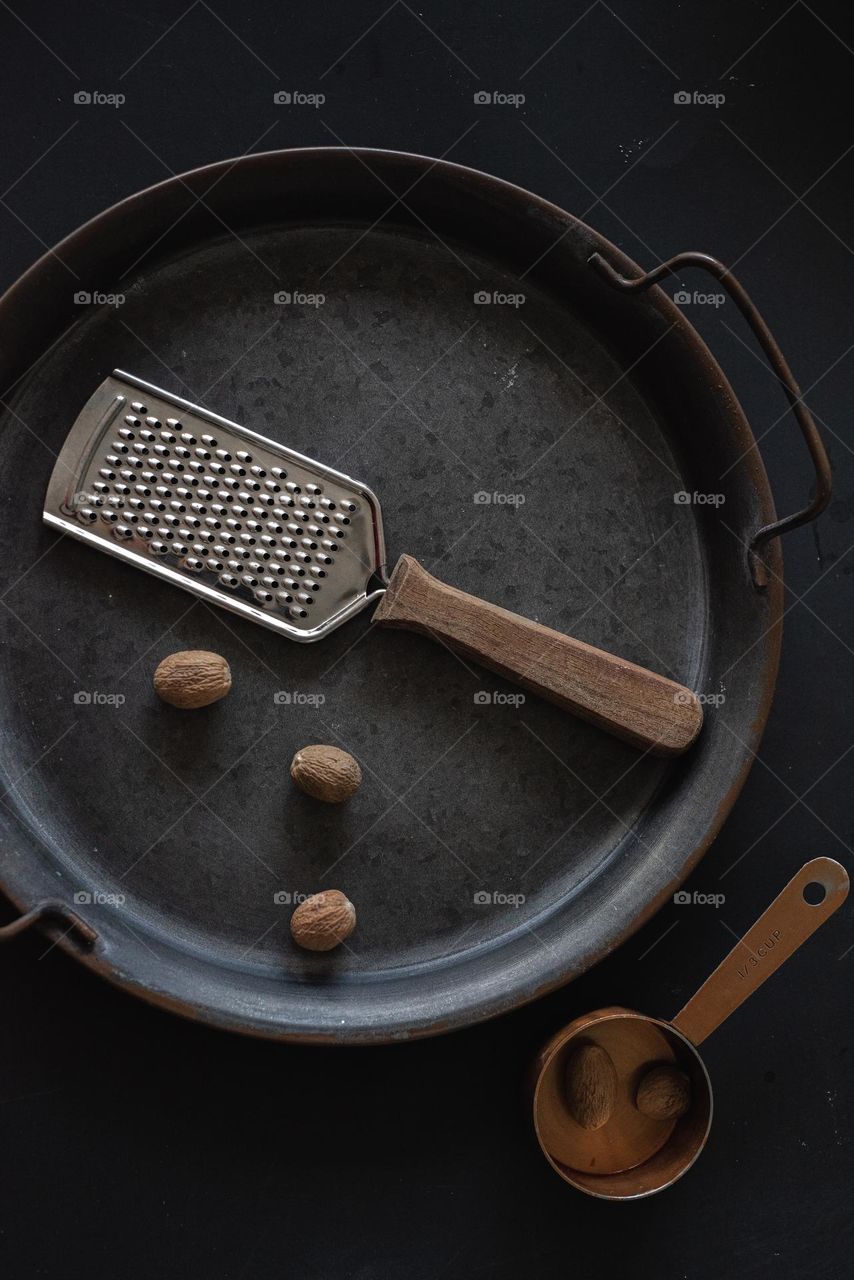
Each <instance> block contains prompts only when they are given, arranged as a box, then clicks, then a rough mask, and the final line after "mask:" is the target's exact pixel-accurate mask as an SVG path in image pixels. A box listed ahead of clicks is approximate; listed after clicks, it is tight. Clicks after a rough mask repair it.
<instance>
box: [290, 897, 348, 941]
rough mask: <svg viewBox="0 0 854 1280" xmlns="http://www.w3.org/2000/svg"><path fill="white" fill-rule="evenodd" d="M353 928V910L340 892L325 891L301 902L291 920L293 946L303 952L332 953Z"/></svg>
mask: <svg viewBox="0 0 854 1280" xmlns="http://www.w3.org/2000/svg"><path fill="white" fill-rule="evenodd" d="M355 927H356V908H355V907H354V906H353V904H352V902H351V901H350V899H349V898H347V897H345V895H344V894H343V893H342V892H341V890H340V889H325V890H324V891H323V893H315V894H314V895H313V896H312V897H311V898H306V900H305V902H301V903H300V905H299V906H298V907H297V909H296V911H295V912H294V914H293V915H292V916H291V934H292V936H293V939H294V942H296V943H297V944H298V945H299V946H301V947H304V948H305V949H306V951H331V950H332V948H333V947H337V946H339V944H340V943H342V942H344V941H345V939H346V938H349V937H350V934H351V933H352V932H353V930H354V929H355Z"/></svg>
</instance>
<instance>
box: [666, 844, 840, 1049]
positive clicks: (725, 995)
mask: <svg viewBox="0 0 854 1280" xmlns="http://www.w3.org/2000/svg"><path fill="white" fill-rule="evenodd" d="M811 884H819V885H821V886H822V888H823V889H824V891H825V892H824V897H823V898H822V900H821V902H818V903H815V904H814V905H811V904H810V902H808V901H807V899H806V898H805V896H804V891H805V889H806V888H807V886H808V885H811ZM847 896H848V873H847V872H846V870H845V868H844V867H843V866H841V865H840V864H839V863H838V862H834V860H833V859H832V858H815V859H814V860H813V861H812V862H808V863H807V864H806V866H804V867H801V869H800V871H799V872H798V874H797V875H796V876H794V877H793V878H792V879H791V880H790V881H789V883H788V884H787V885H786V887H785V889H784V890H783V892H782V893H781V894H779V896H778V897H776V898H775V899H774V901H773V902H772V903H771V906H770V907H769V908H768V910H767V911H766V912H765V913H764V914H763V915H762V916H760V918H759V919H758V920H757V921H756V924H755V925H754V926H753V928H752V929H748V931H747V933H746V934H745V935H744V937H743V938H742V939H741V941H740V942H739V943H738V944H737V945H736V946H735V947H733V949H732V951H731V952H730V953H729V955H728V956H727V958H726V960H723V961H721V963H720V964H719V965H718V967H717V969H715V971H714V973H713V974H712V975H711V977H710V978H707V979H706V981H705V982H704V983H703V985H702V987H700V990H699V991H698V992H697V994H696V995H695V996H693V997H692V999H690V1000H689V1001H688V1003H687V1004H686V1005H685V1007H684V1009H681V1010H680V1012H679V1013H678V1014H677V1015H676V1017H675V1018H674V1019H673V1026H674V1027H675V1028H676V1030H677V1031H681V1032H682V1034H683V1035H684V1036H687V1037H688V1039H689V1040H690V1041H691V1042H692V1044H702V1043H703V1041H704V1040H705V1039H706V1037H707V1036H710V1035H711V1033H712V1032H713V1031H716V1030H717V1028H718V1027H719V1026H720V1025H721V1023H722V1022H724V1021H725V1020H726V1019H727V1018H728V1017H729V1015H730V1014H731V1013H732V1012H733V1011H734V1010H735V1009H737V1008H738V1006H739V1005H740V1004H743V1003H744V1001H745V1000H746V999H747V997H748V996H751V995H753V992H754V991H756V990H757V989H758V988H759V987H761V986H762V983H763V982H765V980H766V979H767V978H770V977H771V974H772V973H775V972H776V971H777V970H778V969H779V968H780V966H781V965H782V964H783V963H784V962H785V961H786V960H788V958H789V956H790V955H792V954H793V953H794V952H795V951H797V949H798V947H799V946H800V945H801V943H802V942H806V940H807V938H809V937H810V935H811V934H813V933H815V931H816V929H817V928H818V927H819V925H821V924H824V922H825V920H827V919H828V917H829V916H832V915H833V913H834V911H836V909H837V907H841V906H842V903H843V902H844V901H845V899H846V897H847Z"/></svg>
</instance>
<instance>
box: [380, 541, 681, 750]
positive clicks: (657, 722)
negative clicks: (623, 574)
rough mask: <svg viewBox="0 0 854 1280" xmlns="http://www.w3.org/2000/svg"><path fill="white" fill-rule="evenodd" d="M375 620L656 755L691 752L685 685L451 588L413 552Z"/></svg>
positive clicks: (395, 577) (403, 559)
mask: <svg viewBox="0 0 854 1280" xmlns="http://www.w3.org/2000/svg"><path fill="white" fill-rule="evenodd" d="M374 621H375V622H377V623H378V624H379V625H380V626H387V627H404V628H407V629H409V630H410V631H421V632H423V633H424V634H425V635H429V636H432V637H433V639H434V640H439V641H440V643H442V644H444V645H446V646H447V647H448V648H449V649H453V650H455V652H457V653H461V654H465V656H466V657H468V658H473V659H474V661H475V662H479V663H481V664H482V665H483V666H484V667H488V668H489V669H490V670H491V671H497V672H498V674H499V675H502V676H504V677H506V678H507V679H508V680H513V681H514V682H515V683H516V684H519V685H521V686H522V688H523V689H530V691H531V692H532V693H535V694H538V695H539V696H540V697H541V698H546V699H547V700H548V701H549V702H554V703H557V705H558V706H559V707H563V708H565V709H566V710H567V711H572V712H573V713H574V714H575V715H577V716H580V717H581V718H582V719H584V720H590V721H592V723H593V724H596V725H598V726H599V727H600V728H601V729H605V730H606V731H607V732H608V733H612V734H614V736H615V737H618V738H622V739H624V740H625V741H627V742H631V743H633V745H635V746H637V747H640V748H641V749H642V750H645V751H651V752H653V753H654V754H655V755H662V756H671V755H678V754H679V753H680V752H682V751H686V750H687V749H688V747H690V746H691V744H692V742H693V741H694V739H695V738H696V736H697V734H698V733H699V731H700V726H701V725H702V723H703V709H702V707H701V705H700V702H699V700H698V698H697V697H696V695H695V694H694V693H692V692H691V691H690V690H689V689H686V688H685V687H684V686H683V685H680V684H677V683H676V682H675V681H674V680H668V679H667V678H666V677H665V676H661V675H658V673H657V672H655V671H646V670H645V669H644V668H643V667H638V666H635V664H634V663H632V662H627V661H625V660H624V659H622V658H616V657H614V655H613V654H610V653H605V652H604V651H603V650H602V649H594V648H593V647H592V645H589V644H584V642H583V641H581V640H573V639H572V638H571V637H570V636H565V635H562V634H561V633H560V632H559V631H553V630H552V629H551V628H550V627H544V626H542V625H541V624H540V623H539V622H533V621H531V619H530V618H523V617H521V616H520V615H519V614H517V613H511V612H510V611H509V610H508V609H502V608H500V607H499V606H498V605H495V604H490V603H489V602H488V601H486V600H479V599H478V598H477V597H476V596H470V595H467V594H466V592H464V591H458V590H457V588H456V587H449V586H448V585H447V584H446V583H444V582H439V581H438V579H437V578H434V577H433V576H432V575H431V574H429V573H428V572H427V570H426V569H424V568H422V567H421V565H420V564H419V563H418V561H417V560H414V559H413V558H412V556H401V558H400V560H399V561H398V563H397V566H396V567H395V570H394V573H393V574H392V576H391V580H390V581H389V585H388V590H387V592H386V594H385V597H384V598H383V600H382V601H381V602H380V605H379V608H378V609H377V611H376V613H375V614H374Z"/></svg>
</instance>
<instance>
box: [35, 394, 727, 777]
mask: <svg viewBox="0 0 854 1280" xmlns="http://www.w3.org/2000/svg"><path fill="white" fill-rule="evenodd" d="M44 519H45V521H46V523H47V524H49V525H51V526H53V527H54V528H57V529H60V530H62V532H64V533H69V534H71V535H72V536H73V537H75V538H78V539H80V541H82V542H85V543H88V544H89V545H90V546H93V547H96V548H98V549H99V550H101V551H106V552H108V553H109V554H110V555H113V556H116V557H118V558H119V559H121V560H124V561H126V562H127V563H129V564H133V565H136V566H137V567H138V568H140V569H145V570H146V571H147V572H148V573H152V574H155V575H156V576H157V577H160V578H163V579H165V580H166V581H168V582H171V583H173V584H174V585H175V586H179V587H182V588H183V589H184V590H186V591H190V592H192V593H193V594H194V595H197V596H199V597H200V598H201V599H203V600H207V601H208V602H209V603H211V604H215V605H219V606H221V607H222V608H225V609H228V610H230V611H231V612H232V613H235V614H238V615H240V616H241V617H244V618H247V619H249V620H250V621H253V622H257V623H260V625H261V626H264V627H268V628H270V629H271V630H273V631H278V632H280V633H281V634H283V635H286V636H288V637H289V638H290V639H291V640H297V641H301V642H310V641H314V640H319V639H321V637H323V636H325V635H327V634H328V633H329V632H330V631H333V630H334V629H335V628H336V627H339V626H340V625H341V624H342V623H343V622H346V621H347V619H348V618H351V617H352V616H353V615H354V614H355V613H358V612H359V611H360V610H361V609H364V608H365V607H366V606H367V605H369V604H371V603H372V602H374V601H377V600H380V605H379V608H378V609H377V611H376V613H375V614H374V621H375V622H377V623H379V624H381V625H386V626H393V627H403V628H408V629H410V630H416V631H422V632H424V633H426V634H429V635H432V636H434V637H435V638H436V639H439V640H440V641H442V642H443V643H444V644H445V645H446V646H447V647H448V648H450V649H453V650H455V651H456V652H458V653H461V654H463V655H466V656H468V657H471V658H474V659H475V660H476V661H478V662H480V663H482V664H483V665H484V666H487V667H490V668H491V669H492V670H495V671H498V672H499V673H500V674H501V675H503V676H506V677H507V678H509V679H512V680H515V681H516V682H517V683H519V684H521V685H522V686H523V687H525V688H528V689H531V690H532V691H533V692H535V693H537V694H539V695H540V696H542V697H545V698H547V699H549V700H550V701H553V702H556V703H557V704H558V705H560V706H563V707H565V708H567V709H568V710H571V711H573V712H574V713H576V714H578V715H580V716H582V717H583V718H585V719H587V720H591V721H593V722H594V723H595V724H598V725H600V726H601V727H602V728H605V729H607V730H608V731H609V732H611V733H614V734H616V735H617V736H618V737H621V738H624V739H626V740H628V741H630V742H633V743H634V744H636V745H638V746H641V747H643V748H645V749H647V750H651V751H654V752H656V753H658V754H663V755H672V754H677V753H678V752H680V751H684V750H685V749H686V748H687V747H688V746H690V744H691V742H693V740H694V738H695V737H696V735H697V733H698V732H699V729H700V724H701V722H702V710H701V708H700V705H699V702H698V700H697V698H696V697H695V695H694V694H693V693H691V692H690V691H689V690H688V689H685V688H684V687H683V686H681V685H679V684H676V683H675V682H674V681H672V680H668V679H666V678H665V677H664V676H661V675H658V674H656V673H655V672H651V671H646V670H644V669H643V668H642V667H638V666H635V665H634V664H633V663H630V662H627V661H624V660H622V659H619V658H615V657H613V656H612V655H611V654H607V653H605V652H603V651H602V650H600V649H594V648H592V647H591V646H590V645H587V644H585V643H583V642H582V641H580V640H573V639H571V638H570V637H568V636H563V635H561V634H560V633H559V632H557V631H553V630H551V629H550V628H548V627H544V626H542V625H541V624H539V623H537V622H533V621H530V620H528V619H526V618H522V617H520V616H519V615H517V614H513V613H510V612H509V611H508V610H505V609H501V608H499V607H498V606H497V605H493V604H489V603H487V602H486V601H484V600H479V599H477V598H476V597H475V596H471V595H467V594H466V593H465V592H462V591H458V590H457V589H456V588H454V587H450V586H447V585H446V584H444V583H442V582H439V581H438V580H437V579H436V578H434V577H432V576H431V575H430V574H429V573H428V572H427V571H426V570H425V569H423V568H422V566H421V565H420V564H418V562H417V561H416V560H414V559H413V558H412V557H411V556H406V555H404V556H402V557H401V558H400V560H399V561H398V563H397V565H396V567H395V569H394V572H393V573H392V575H391V577H390V578H388V577H387V574H386V556H385V544H384V541H383V527H382V515H381V511H380V504H379V501H378V499H377V497H376V495H375V494H374V493H373V492H372V491H371V489H369V488H368V486H367V485H365V484H362V483H361V482H360V481H358V480H354V479H352V478H351V477H350V476H347V475H345V474H344V473H343V472H340V471H336V470H334V469H333V468H332V467H328V466H325V465H324V464H323V463H320V462H315V461H314V460H313V459H311V458H307V457H305V456H304V455H303V454H300V453H296V452H295V451H294V450H293V449H288V448H286V447H285V446H284V445H281V444H278V443H277V442H275V441H273V440H269V439H266V438H265V437H264V436H260V435H257V434H256V433H255V432H254V431H249V430H247V429H246V428H245V427H242V426H239V425H238V424H237V423H235V422H229V421H228V420H227V419H226V418H221V417H219V415H217V414H215V413H211V412H210V411H209V410H208V409H204V408H200V407H199V406H198V405H193V404H190V403H189V402H188V401H186V400H182V399H181V398H180V397H178V396H174V395H172V394H171V393H169V392H167V391H163V390H161V389H160V388H158V387H155V386H152V385H151V384H150V383H148V382H143V381H142V380H141V379H139V378H136V377H134V376H132V375H131V374H128V373H124V372H122V371H121V370H118V369H117V370H115V371H114V372H113V374H112V375H111V376H110V377H108V378H106V379H105V381H104V382H102V384H101V385H100V387H98V389H97V391H95V392H94V394H93V395H92V396H91V397H90V399H89V400H88V401H87V403H86V404H85V405H84V407H83V409H82V410H81V412H80V414H79V415H78V417H77V420H76V421H75V423H74V425H73V427H72V428H71V431H70V432H69V435H68V438H67V439H66V441H65V444H64V445H63V447H62V450H61V452H60V454H59V457H58V458H57V461H56V465H55V466H54V470H53V474H52V475H51V479H50V483H49V485H48V491H47V497H46V500H45V509H44ZM381 598H382V599H381ZM483 700H487V699H486V697H485V698H484V699H483Z"/></svg>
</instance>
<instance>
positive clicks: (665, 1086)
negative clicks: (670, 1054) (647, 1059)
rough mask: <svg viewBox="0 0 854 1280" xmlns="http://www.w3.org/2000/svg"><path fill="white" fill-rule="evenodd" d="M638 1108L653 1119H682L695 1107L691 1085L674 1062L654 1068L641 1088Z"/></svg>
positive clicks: (648, 1073)
mask: <svg viewBox="0 0 854 1280" xmlns="http://www.w3.org/2000/svg"><path fill="white" fill-rule="evenodd" d="M635 1106H636V1107H637V1109H638V1111H640V1112H641V1114H642V1115H645V1116H649V1117H650V1119H652V1120H678V1119H679V1117H680V1116H684V1114H685V1112H686V1111H687V1110H688V1108H689V1107H690V1106H691V1082H690V1080H689V1079H688V1077H687V1076H686V1074H685V1072H684V1071H680V1070H679V1068H678V1067H674V1066H672V1065H671V1064H670V1063H662V1064H660V1065H659V1066H657V1067H650V1069H649V1071H647V1072H645V1074H644V1076H643V1077H642V1079H641V1081H640V1084H639V1085H638V1088H637V1093H636V1094H635Z"/></svg>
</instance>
